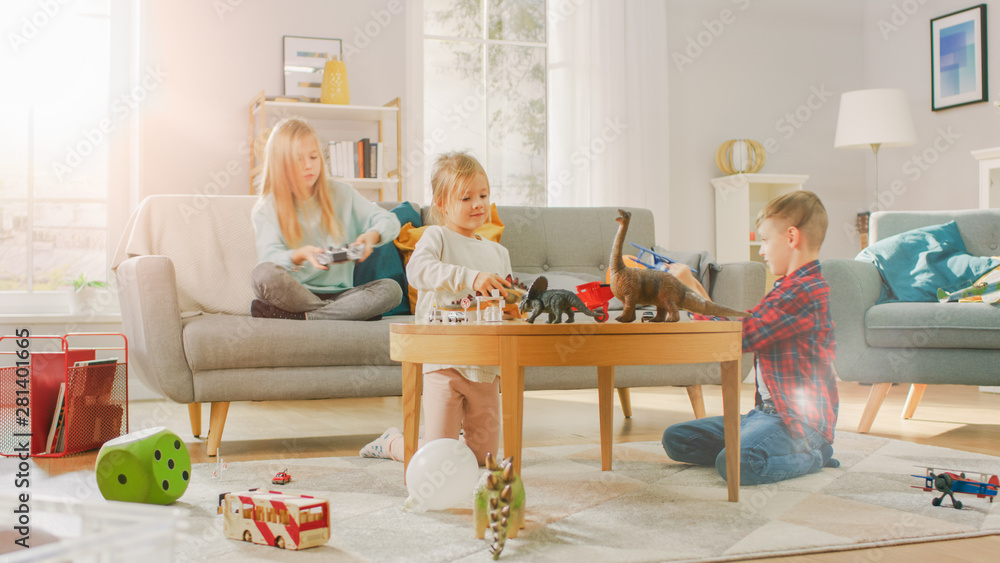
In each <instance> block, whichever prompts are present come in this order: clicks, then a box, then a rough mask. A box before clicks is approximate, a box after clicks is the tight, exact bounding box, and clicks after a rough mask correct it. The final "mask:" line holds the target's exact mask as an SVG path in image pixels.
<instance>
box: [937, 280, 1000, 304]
mask: <svg viewBox="0 0 1000 563" xmlns="http://www.w3.org/2000/svg"><path fill="white" fill-rule="evenodd" d="M977 295H979V296H981V297H982V300H983V303H996V302H997V301H1000V282H993V283H977V284H976V285H973V286H971V287H967V288H965V289H960V290H958V291H953V292H951V293H948V292H947V291H945V290H943V289H940V288H939V289H938V301H940V302H941V303H948V302H949V301H958V300H959V299H967V298H969V297H975V296H977Z"/></svg>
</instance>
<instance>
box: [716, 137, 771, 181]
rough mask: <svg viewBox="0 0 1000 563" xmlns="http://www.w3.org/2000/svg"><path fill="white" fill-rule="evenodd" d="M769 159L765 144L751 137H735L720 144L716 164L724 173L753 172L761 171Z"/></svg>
mask: <svg viewBox="0 0 1000 563" xmlns="http://www.w3.org/2000/svg"><path fill="white" fill-rule="evenodd" d="M765 161H767V152H766V151H765V150H764V145H762V144H760V143H759V142H757V141H751V140H750V139H734V140H731V141H726V142H725V143H722V144H721V145H719V149H718V150H717V151H715V165H716V166H718V167H719V170H721V171H722V173H723V174H744V173H746V174H753V173H754V172H760V169H761V168H763V167H764V162H765Z"/></svg>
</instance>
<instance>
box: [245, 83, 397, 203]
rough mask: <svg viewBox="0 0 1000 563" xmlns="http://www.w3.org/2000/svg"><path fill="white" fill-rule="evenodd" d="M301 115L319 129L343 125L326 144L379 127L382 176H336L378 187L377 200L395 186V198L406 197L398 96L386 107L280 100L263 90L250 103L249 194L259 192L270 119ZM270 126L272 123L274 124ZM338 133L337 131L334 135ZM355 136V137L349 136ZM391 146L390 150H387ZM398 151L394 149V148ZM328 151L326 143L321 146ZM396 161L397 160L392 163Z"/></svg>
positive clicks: (362, 187) (357, 184) (364, 187)
mask: <svg viewBox="0 0 1000 563" xmlns="http://www.w3.org/2000/svg"><path fill="white" fill-rule="evenodd" d="M290 116H295V117H301V118H302V119H305V120H306V121H308V122H309V123H311V124H312V125H313V126H314V127H316V128H317V129H319V128H320V125H322V126H323V128H324V129H328V128H333V129H334V130H336V129H337V128H338V126H343V131H344V133H343V135H344V137H343V138H324V139H322V140H323V141H324V143H326V142H330V141H356V140H357V138H355V137H356V136H357V134H356V133H355V131H356V130H357V127H358V126H359V124H360V126H361V127H364V126H366V125H367V126H369V127H372V128H375V127H377V129H378V132H377V135H376V139H377V142H378V143H379V144H380V146H381V147H382V148H383V151H382V155H381V156H382V158H384V159H390V157H394V158H392V159H391V160H386V161H385V163H386V164H387V165H383V170H384V175H383V177H380V178H334V179H336V180H340V181H344V182H347V183H349V184H351V185H353V186H354V188H355V189H357V190H377V191H378V200H379V201H385V200H386V198H385V195H386V190H387V189H388V190H393V188H395V190H394V191H395V194H394V195H395V200H396V201H402V199H403V179H402V176H401V175H400V164H401V163H402V162H403V147H402V142H401V139H402V123H403V118H402V109H401V106H400V101H399V98H395V99H394V100H392V101H390V102H389V103H387V104H385V105H384V106H353V105H338V104H319V103H306V102H279V101H273V100H267V98H266V96H265V95H264V92H263V91H261V92H260V94H258V95H257V96H255V97H254V99H253V100H252V101H251V102H250V147H251V150H250V193H251V194H255V193H256V188H255V185H256V179H257V175H258V174H259V173H260V167H261V161H260V156H259V154H258V150H262V149H263V144H264V142H265V141H266V139H265V138H263V132H264V131H265V130H266V129H265V128H266V126H267V124H268V118H274V119H272V121H276V120H277V118H284V117H290ZM270 125H273V123H271V124H270ZM334 135H336V133H335V134H334ZM349 135H353V136H349ZM386 147H388V148H389V149H390V150H385V149H386ZM393 147H394V148H395V150H391V149H392V148H393ZM321 148H322V149H323V152H324V154H326V152H327V150H326V146H325V145H324V146H323V147H321ZM393 160H394V162H393Z"/></svg>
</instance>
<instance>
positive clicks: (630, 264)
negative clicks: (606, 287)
mask: <svg viewBox="0 0 1000 563" xmlns="http://www.w3.org/2000/svg"><path fill="white" fill-rule="evenodd" d="M622 262H625V267H626V268H639V269H640V270H646V269H648V268H646V267H645V266H643V265H642V264H640V263H639V259H638V258H637V257H635V256H633V255H631V254H622ZM604 283H611V268H608V273H606V274H604Z"/></svg>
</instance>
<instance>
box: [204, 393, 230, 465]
mask: <svg viewBox="0 0 1000 563" xmlns="http://www.w3.org/2000/svg"><path fill="white" fill-rule="evenodd" d="M209 413H210V414H209V415H208V417H209V418H208V455H209V456H210V457H215V455H216V454H217V453H218V452H219V444H221V443H222V428H223V427H224V426H225V425H226V415H227V414H229V403H212V409H211V410H210V411H209Z"/></svg>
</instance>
